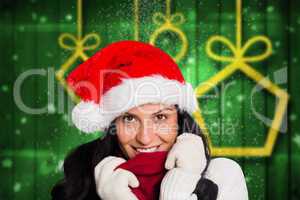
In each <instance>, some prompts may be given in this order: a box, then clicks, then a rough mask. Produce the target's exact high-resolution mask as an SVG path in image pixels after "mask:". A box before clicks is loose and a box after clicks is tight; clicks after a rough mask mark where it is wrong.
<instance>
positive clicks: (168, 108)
mask: <svg viewBox="0 0 300 200" xmlns="http://www.w3.org/2000/svg"><path fill="white" fill-rule="evenodd" d="M174 109H175V108H171V107H167V108H163V109H161V110H159V111H157V112H155V113H152V115H157V114H159V113H161V112H162V111H164V110H171V111H173V110H174Z"/></svg>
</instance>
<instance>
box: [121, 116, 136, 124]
mask: <svg viewBox="0 0 300 200" xmlns="http://www.w3.org/2000/svg"><path fill="white" fill-rule="evenodd" d="M123 121H124V122H125V123H129V122H134V121H135V118H134V117H133V116H131V115H126V116H124V117H123Z"/></svg>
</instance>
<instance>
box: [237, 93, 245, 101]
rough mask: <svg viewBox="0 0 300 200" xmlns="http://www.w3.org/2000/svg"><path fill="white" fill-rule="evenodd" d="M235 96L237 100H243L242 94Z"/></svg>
mask: <svg viewBox="0 0 300 200" xmlns="http://www.w3.org/2000/svg"><path fill="white" fill-rule="evenodd" d="M236 98H237V100H238V101H239V102H242V101H243V100H244V96H243V95H242V94H239V95H237V97H236Z"/></svg>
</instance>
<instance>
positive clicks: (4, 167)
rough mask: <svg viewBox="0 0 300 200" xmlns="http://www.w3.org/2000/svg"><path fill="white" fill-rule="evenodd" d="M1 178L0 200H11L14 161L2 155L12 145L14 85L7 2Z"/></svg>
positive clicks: (0, 92) (1, 20) (2, 15)
mask: <svg viewBox="0 0 300 200" xmlns="http://www.w3.org/2000/svg"><path fill="white" fill-rule="evenodd" d="M0 9H1V11H0V24H1V26H0V27H1V32H0V38H1V43H0V54H1V67H0V99H1V103H0V110H1V112H0V121H1V126H0V134H1V143H0V163H1V165H0V169H1V170H0V177H2V178H3V180H2V181H1V183H0V199H12V198H13V183H14V180H13V174H14V168H13V166H14V162H13V161H14V160H13V156H12V155H7V154H5V152H7V151H11V150H12V149H13V144H14V141H13V139H14V134H15V129H14V117H15V116H14V112H13V110H14V100H13V83H14V69H13V67H14V62H15V59H14V58H16V57H15V56H13V48H12V46H13V18H14V14H13V13H14V12H13V5H12V4H11V3H9V2H6V3H1V4H0Z"/></svg>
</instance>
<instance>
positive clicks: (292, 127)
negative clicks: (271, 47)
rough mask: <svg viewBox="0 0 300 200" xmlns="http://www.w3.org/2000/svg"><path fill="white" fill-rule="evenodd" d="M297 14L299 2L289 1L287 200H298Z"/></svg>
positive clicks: (299, 90)
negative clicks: (289, 96)
mask: <svg viewBox="0 0 300 200" xmlns="http://www.w3.org/2000/svg"><path fill="white" fill-rule="evenodd" d="M299 13H300V2H299V1H293V0H290V1H289V24H288V25H289V31H290V32H289V37H288V43H289V62H288V63H289V67H288V91H289V93H290V95H291V98H290V102H289V103H290V104H289V112H288V122H289V123H288V130H289V132H288V135H289V145H290V147H289V154H290V159H289V171H288V175H287V174H286V176H288V177H289V184H288V185H289V191H288V192H289V193H288V194H289V195H288V197H289V199H300V192H299V185H300V170H299V166H300V116H299V115H300V106H299V99H300V85H299V83H298V82H299V74H300V68H299V62H300V60H299V55H300V41H299V34H300V28H299Z"/></svg>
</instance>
